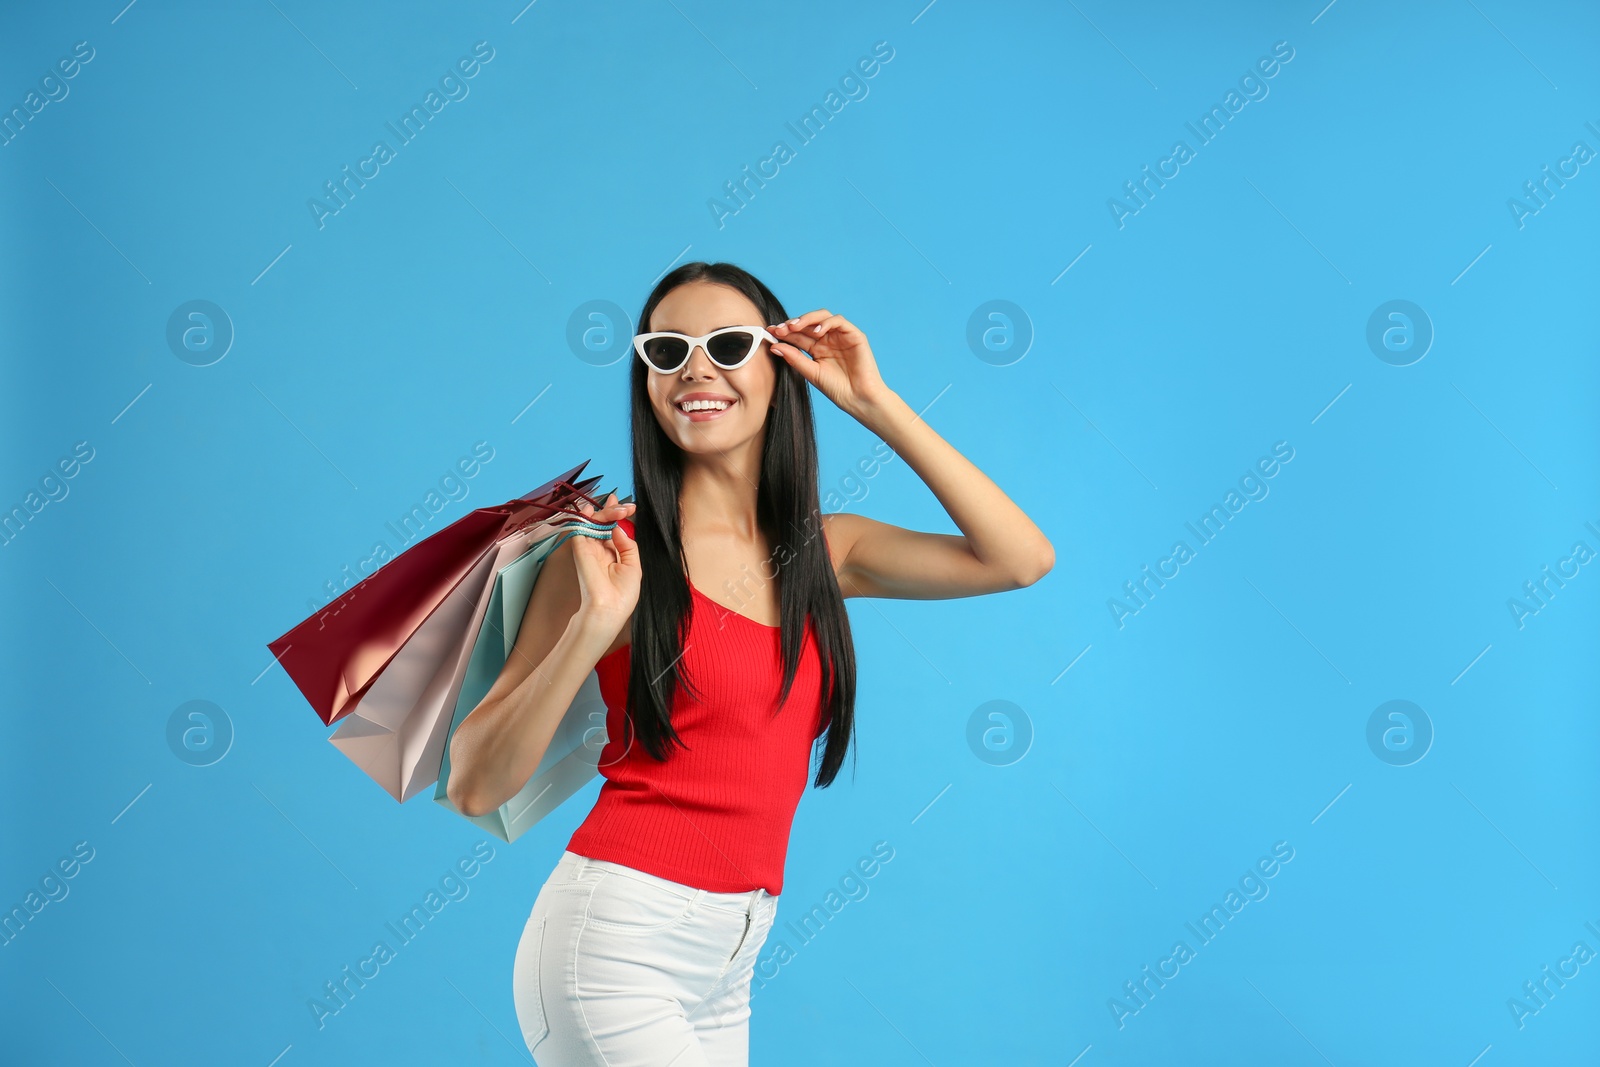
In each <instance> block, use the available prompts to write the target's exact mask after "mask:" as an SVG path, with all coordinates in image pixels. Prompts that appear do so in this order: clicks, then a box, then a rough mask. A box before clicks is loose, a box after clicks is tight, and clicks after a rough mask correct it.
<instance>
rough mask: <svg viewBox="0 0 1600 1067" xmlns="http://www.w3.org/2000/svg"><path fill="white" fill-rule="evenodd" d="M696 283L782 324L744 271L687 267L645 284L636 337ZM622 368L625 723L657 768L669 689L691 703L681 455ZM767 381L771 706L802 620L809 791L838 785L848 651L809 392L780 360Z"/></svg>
mask: <svg viewBox="0 0 1600 1067" xmlns="http://www.w3.org/2000/svg"><path fill="white" fill-rule="evenodd" d="M698 281H704V282H713V283H716V284H718V285H725V286H728V287H729V288H731V289H735V290H737V291H738V292H740V293H742V294H744V295H745V296H746V297H748V298H749V300H750V302H751V303H753V304H754V305H755V306H756V307H757V308H758V309H760V312H761V316H762V320H761V321H762V322H764V323H773V322H782V321H784V320H785V319H787V318H788V317H789V314H788V312H786V311H784V309H783V305H782V304H781V303H779V302H778V298H777V297H775V296H773V295H772V291H771V290H769V289H768V288H767V287H766V286H765V285H763V284H762V283H761V282H760V280H758V279H757V278H756V277H754V276H753V275H751V274H750V273H749V272H748V271H746V270H744V269H742V268H740V267H736V266H734V265H733V264H731V263H703V262H694V263H685V264H683V265H682V266H681V267H678V268H676V269H675V270H673V271H672V272H670V273H669V274H667V275H666V276H665V277H663V278H662V279H661V280H660V281H659V282H657V283H656V287H655V288H654V289H653V290H652V291H651V293H650V297H649V299H647V300H646V301H645V302H644V310H643V311H641V312H640V313H639V320H638V321H639V327H638V328H639V329H640V330H641V331H642V330H648V329H649V324H650V316H651V315H652V314H653V313H654V312H655V309H656V305H657V304H659V303H660V302H661V300H662V298H663V297H665V296H666V295H667V293H669V292H671V291H672V290H673V289H676V288H677V287H678V286H680V285H683V284H685V283H688V282H698ZM630 363H631V364H632V367H633V372H632V376H631V379H630V383H629V392H630V394H631V397H632V404H631V419H632V431H633V489H634V497H635V503H636V504H637V508H636V510H635V512H634V520H633V521H634V533H635V538H636V540H637V541H638V545H639V563H640V566H641V568H642V569H643V572H644V573H643V577H642V579H641V582H640V588H639V603H638V608H637V610H635V612H634V615H633V628H632V631H631V633H632V639H633V649H632V652H631V653H630V664H631V666H630V669H629V677H628V704H627V713H628V720H629V722H630V724H631V725H632V727H633V731H634V734H635V737H636V738H637V739H638V741H639V742H640V743H641V744H642V745H643V746H644V748H645V751H646V752H648V753H649V754H650V755H651V756H652V757H654V758H655V759H657V760H665V759H666V758H667V753H668V748H669V745H682V744H683V741H682V739H681V738H679V736H678V733H677V731H676V730H675V729H674V728H673V726H672V717H671V714H670V710H669V709H670V708H671V707H672V704H673V700H674V697H675V695H676V692H677V687H678V686H679V685H680V684H681V685H684V686H685V689H686V691H687V692H689V693H691V694H694V693H695V691H696V689H695V686H694V685H693V683H692V681H691V680H690V679H689V678H688V672H684V674H683V675H682V676H680V675H679V671H678V667H679V664H680V663H681V661H682V657H683V641H684V638H685V636H686V635H687V633H688V626H689V612H690V606H691V602H692V599H693V595H692V593H691V592H690V588H689V578H688V562H687V558H686V557H685V556H684V552H683V541H682V537H681V532H682V529H681V519H682V515H681V512H680V507H679V496H680V492H681V490H682V488H683V463H684V458H683V455H684V454H683V450H682V449H680V448H679V447H678V446H677V445H676V444H674V443H673V442H672V440H671V439H670V438H668V437H667V435H666V433H665V432H664V431H663V430H662V429H661V426H660V424H659V423H658V422H657V421H656V415H655V410H654V409H653V408H652V407H651V405H650V394H649V387H648V385H647V382H648V375H649V374H650V370H649V368H648V367H646V366H645V365H644V362H643V361H642V360H640V359H638V358H634V359H632V360H630ZM773 369H774V370H775V371H776V372H777V382H776V384H775V386H774V389H773V397H772V408H771V410H769V411H768V413H767V421H766V435H765V438H764V439H763V444H762V449H761V480H760V482H759V484H758V486H757V489H756V521H757V523H759V524H760V527H761V531H762V533H763V534H765V535H766V537H767V541H768V543H769V544H770V545H771V546H772V548H773V559H774V560H775V561H776V563H777V564H778V599H779V605H780V609H781V617H780V623H781V630H782V648H783V691H782V695H781V696H780V697H779V701H778V702H779V706H780V707H782V705H783V703H784V702H785V701H787V700H788V697H789V690H790V688H791V687H792V686H793V684H794V678H795V673H796V671H797V670H798V669H799V666H800V653H801V641H802V640H803V638H804V633H805V621H806V618H807V616H809V617H810V619H811V626H812V631H813V633H814V634H815V636H816V641H817V653H818V657H819V659H820V661H821V664H820V665H821V668H822V694H823V697H822V699H823V704H824V721H825V722H826V723H827V724H828V725H827V733H826V735H825V736H826V747H825V748H824V750H823V755H822V762H821V766H820V767H819V768H818V770H817V775H816V780H815V782H814V784H815V785H817V786H827V785H830V784H831V783H832V782H833V779H834V777H835V776H836V775H837V774H838V773H839V768H840V766H841V765H842V764H843V763H844V755H845V750H846V749H848V748H849V747H850V740H851V735H852V733H853V732H854V731H853V726H854V721H855V695H856V659H855V646H854V643H853V642H852V640H851V636H850V617H849V615H848V614H846V612H845V608H844V597H843V596H842V595H841V594H840V592H839V582H838V579H837V578H836V577H835V575H834V573H833V565H832V564H831V563H830V562H829V559H828V548H827V543H826V542H825V540H824V539H823V537H822V512H821V503H820V500H819V497H818V492H817V439H816V427H815V424H814V423H813V421H812V412H811V394H810V391H809V390H810V385H809V383H807V382H806V380H805V379H804V378H802V377H800V375H799V373H798V372H797V371H795V369H794V368H793V367H790V366H789V365H788V364H787V363H785V362H783V360H782V359H774V360H773ZM822 743H823V739H822V738H818V739H817V744H822ZM813 755H815V751H814V750H813Z"/></svg>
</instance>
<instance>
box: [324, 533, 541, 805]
mask: <svg viewBox="0 0 1600 1067" xmlns="http://www.w3.org/2000/svg"><path fill="white" fill-rule="evenodd" d="M557 529H558V527H557V526H556V525H554V524H553V523H552V522H550V521H546V522H541V523H539V524H538V525H537V526H533V527H530V528H529V529H527V530H523V531H520V532H518V533H515V534H512V535H511V536H510V537H506V538H503V539H501V540H500V541H499V542H498V543H496V544H495V545H493V546H491V547H490V548H489V549H488V550H487V551H485V552H484V554H483V556H482V558H481V559H480V560H479V561H478V562H477V563H476V564H475V565H474V566H473V569H472V570H471V571H470V572H469V573H468V575H467V577H466V578H464V579H463V580H462V581H461V582H460V583H459V584H458V585H457V586H456V587H455V588H454V589H452V590H451V591H450V594H449V596H447V597H446V598H445V599H444V601H443V602H442V603H441V604H440V605H439V606H438V607H437V608H435V609H434V611H433V614H431V615H429V616H428V618H427V619H426V620H425V621H424V622H423V624H422V625H421V626H419V627H418V628H417V630H416V632H415V633H413V634H412V635H411V637H410V638H409V639H408V640H407V641H406V643H405V644H404V645H402V646H401V647H400V650H399V651H398V652H396V653H395V656H394V658H393V659H392V660H390V661H389V665H388V666H387V667H385V668H384V669H383V671H382V672H381V673H380V674H379V675H378V678H377V680H376V681H374V682H373V683H372V686H371V688H369V689H368V690H367V692H366V694H365V695H364V696H362V698H361V700H360V701H359V702H358V703H357V704H356V706H355V709H354V710H353V711H351V712H350V714H348V715H346V716H345V717H344V718H343V719H342V720H341V721H340V723H339V727H338V729H336V730H335V731H334V732H333V734H332V735H331V736H330V737H329V738H328V740H329V741H330V742H332V743H333V745H334V746H335V747H337V748H338V749H339V750H340V751H341V752H343V753H344V754H345V755H346V756H348V757H349V758H350V760H351V761H352V762H353V763H355V764H356V765H357V766H358V767H360V768H361V769H362V770H363V771H365V772H366V773H367V775H368V776H369V777H371V778H372V779H373V781H375V782H377V783H378V784H379V785H380V786H382V787H383V788H384V790H385V791H387V792H388V793H389V795H390V796H392V797H394V798H395V799H396V800H398V801H401V802H402V803H403V802H405V801H407V800H410V799H411V798H412V797H414V796H416V795H417V794H418V793H420V792H421V791H422V790H424V789H426V788H428V787H429V786H431V785H433V784H434V782H436V781H437V780H438V777H439V762H440V756H441V754H442V753H443V751H444V743H445V735H446V731H447V730H448V729H449V726H450V721H451V716H452V715H453V714H454V712H455V707H456V697H457V695H458V694H459V692H460V689H461V682H462V680H463V679H464V677H465V674H466V667H467V661H468V659H469V657H470V656H471V653H472V648H473V645H474V643H475V641H476V638H477V634H478V630H479V629H480V627H481V625H482V622H483V617H484V613H485V612H486V611H487V610H488V607H489V594H490V593H491V591H492V590H493V588H494V579H495V575H496V574H498V573H499V572H500V570H501V569H502V568H504V567H505V566H506V565H507V564H508V563H510V562H511V561H513V560H514V559H516V558H517V557H519V556H521V555H522V554H523V553H524V552H526V551H527V550H528V549H529V548H530V547H532V546H533V545H534V544H537V543H538V542H539V541H541V540H544V539H545V538H546V537H548V536H549V535H550V534H551V533H553V532H554V531H556V530H557Z"/></svg>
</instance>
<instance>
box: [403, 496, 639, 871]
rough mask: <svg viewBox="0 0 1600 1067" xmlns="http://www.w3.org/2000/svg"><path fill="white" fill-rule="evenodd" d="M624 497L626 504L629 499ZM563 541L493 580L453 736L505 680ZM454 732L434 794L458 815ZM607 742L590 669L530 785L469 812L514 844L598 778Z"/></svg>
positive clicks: (538, 548) (545, 545) (543, 546)
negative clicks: (542, 578)
mask: <svg viewBox="0 0 1600 1067" xmlns="http://www.w3.org/2000/svg"><path fill="white" fill-rule="evenodd" d="M631 499H632V497H629V498H627V500H631ZM627 500H624V501H622V502H623V503H626V502H627ZM559 541H560V537H559V536H557V537H551V538H548V539H546V540H544V541H542V542H540V543H539V544H537V545H535V546H534V547H533V548H530V549H529V550H528V551H527V552H526V553H525V554H524V555H522V556H521V557H520V558H518V559H517V560H516V561H514V562H513V563H511V564H510V565H509V566H507V567H506V568H505V569H503V570H502V571H501V572H500V574H499V575H498V576H497V577H496V578H495V583H494V590H493V591H492V592H491V593H490V595H489V609H488V611H487V612H486V613H485V615H484V619H483V623H482V626H481V628H480V630H479V633H478V637H477V641H476V643H475V644H474V646H473V650H472V657H471V661H470V663H469V665H468V667H467V672H466V677H465V679H464V680H463V683H462V686H461V691H460V695H459V696H458V697H457V698H456V708H455V715H454V717H453V719H452V721H451V724H450V730H449V737H453V736H455V731H456V729H457V728H458V727H459V726H460V725H461V722H462V720H464V719H465V718H466V717H467V715H469V714H470V713H471V712H472V709H473V708H475V707H477V706H478V704H479V703H480V702H482V700H483V698H484V697H485V696H486V695H488V692H489V690H490V688H491V687H492V686H493V685H494V683H495V680H496V679H498V678H499V677H500V672H501V670H502V669H503V668H504V667H505V663H506V659H507V658H508V657H509V656H510V654H511V649H512V648H513V646H515V644H516V641H517V634H518V633H519V632H520V630H521V626H522V616H523V613H524V612H525V611H526V610H527V606H528V600H529V598H530V597H531V596H532V594H533V585H534V582H535V581H537V580H538V577H539V571H540V569H541V568H542V567H543V565H544V561H545V560H546V559H548V558H549V555H550V553H551V552H552V551H553V550H554V549H555V546H556V545H557V544H558V543H559ZM449 737H447V738H446V740H445V752H444V756H443V758H442V759H441V761H440V767H439V784H438V786H437V788H435V790H434V794H433V799H434V800H436V801H438V802H439V803H440V804H443V805H444V806H445V807H446V808H449V809H450V810H451V811H454V812H456V813H457V814H461V812H460V810H459V809H458V808H457V807H456V806H455V805H454V804H452V803H451V802H450V798H449V796H448V793H447V789H448V786H449V782H450V751H449V745H450V742H449ZM605 745H606V706H605V701H604V700H603V699H602V698H601V695H600V679H599V676H598V674H597V673H596V672H595V671H593V670H591V671H590V672H589V675H588V677H587V678H585V679H584V681H583V684H582V685H581V686H580V687H579V689H578V692H577V695H576V696H574V697H573V700H572V703H571V704H569V705H568V706H567V710H566V712H565V713H564V714H563V716H562V718H561V722H560V724H559V725H558V726H557V727H556V731H555V734H554V735H553V736H552V737H551V739H550V744H549V746H548V747H547V748H546V749H545V753H544V757H543V758H542V759H541V760H540V761H539V766H538V767H537V768H536V769H535V770H534V772H533V775H532V777H530V778H529V779H528V781H527V783H526V784H525V785H523V787H522V788H521V789H520V790H518V791H517V793H516V795H515V796H513V797H512V798H511V799H510V800H508V801H506V802H505V803H504V804H502V805H500V807H499V808H498V809H496V810H495V811H492V812H489V813H487V814H485V815H476V816H473V815H468V816H465V817H466V818H468V819H471V820H472V821H473V822H474V823H476V824H477V825H478V826H480V827H482V828H483V829H485V830H488V831H489V832H490V833H492V834H494V835H495V836H496V837H499V838H500V839H501V840H502V841H506V842H508V843H509V842H511V841H515V840H516V839H517V838H518V837H519V836H520V835H521V834H522V833H523V832H524V831H526V830H527V829H528V827H530V826H532V825H533V824H534V823H536V822H538V821H539V820H540V819H542V818H544V817H545V816H546V815H548V814H549V813H550V812H551V811H553V810H555V808H556V807H557V806H558V805H560V804H561V802H562V801H564V800H566V799H567V798H568V797H570V796H571V795H572V794H574V793H576V792H577V791H578V790H579V789H581V788H583V786H584V785H585V784H586V783H587V782H588V781H589V780H590V779H592V778H593V777H594V776H595V774H596V773H597V767H598V765H599V762H600V750H601V749H603V748H604V747H605Z"/></svg>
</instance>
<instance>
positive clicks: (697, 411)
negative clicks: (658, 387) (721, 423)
mask: <svg viewBox="0 0 1600 1067" xmlns="http://www.w3.org/2000/svg"><path fill="white" fill-rule="evenodd" d="M736 403H738V401H736V400H725V401H714V400H691V401H689V402H688V403H686V404H674V405H673V407H674V408H676V409H677V412H678V414H679V415H682V416H683V417H684V418H686V419H688V420H689V421H690V422H710V421H711V420H712V419H717V418H721V417H722V415H723V414H724V413H725V412H726V411H727V410H728V409H729V408H731V407H733V405H734V404H736Z"/></svg>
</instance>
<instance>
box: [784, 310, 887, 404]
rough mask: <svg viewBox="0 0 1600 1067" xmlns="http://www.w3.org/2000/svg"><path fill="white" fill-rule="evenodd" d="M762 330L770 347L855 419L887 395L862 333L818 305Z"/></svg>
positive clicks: (851, 324)
mask: <svg viewBox="0 0 1600 1067" xmlns="http://www.w3.org/2000/svg"><path fill="white" fill-rule="evenodd" d="M767 329H768V331H770V332H771V333H772V335H773V336H774V337H776V338H778V343H777V344H775V345H773V346H772V351H773V352H775V353H776V354H777V355H778V356H780V357H781V358H782V359H783V360H784V362H786V363H788V364H789V366H791V367H793V368H794V369H795V370H796V371H798V372H799V373H800V376H801V377H802V378H804V379H805V380H806V381H808V382H810V383H811V384H812V385H814V386H816V387H817V388H818V389H819V390H821V391H822V393H823V395H825V396H826V397H827V398H828V399H829V400H832V401H833V402H834V403H835V404H837V405H839V407H840V408H842V409H843V410H844V411H846V412H848V413H849V414H851V415H854V416H855V417H856V418H858V419H859V418H861V417H862V415H863V413H864V412H865V411H866V410H867V409H868V408H869V407H870V406H871V405H873V404H875V403H878V402H879V401H881V400H882V399H883V398H884V397H885V395H887V394H888V393H889V387H888V386H887V385H885V384H884V381H883V376H882V375H881V374H879V373H878V363H877V360H875V359H873V357H872V346H871V345H869V344H867V335H866V334H864V333H862V332H861V330H860V329H859V328H858V327H857V326H856V325H855V324H854V323H853V322H851V321H850V320H849V319H847V318H845V317H844V316H843V315H835V314H833V312H831V311H829V310H828V309H827V308H818V309H817V310H816V311H808V312H806V313H805V314H804V315H801V316H799V317H798V318H793V319H790V320H789V321H788V322H780V323H777V324H775V325H772V326H768V327H767Z"/></svg>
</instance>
